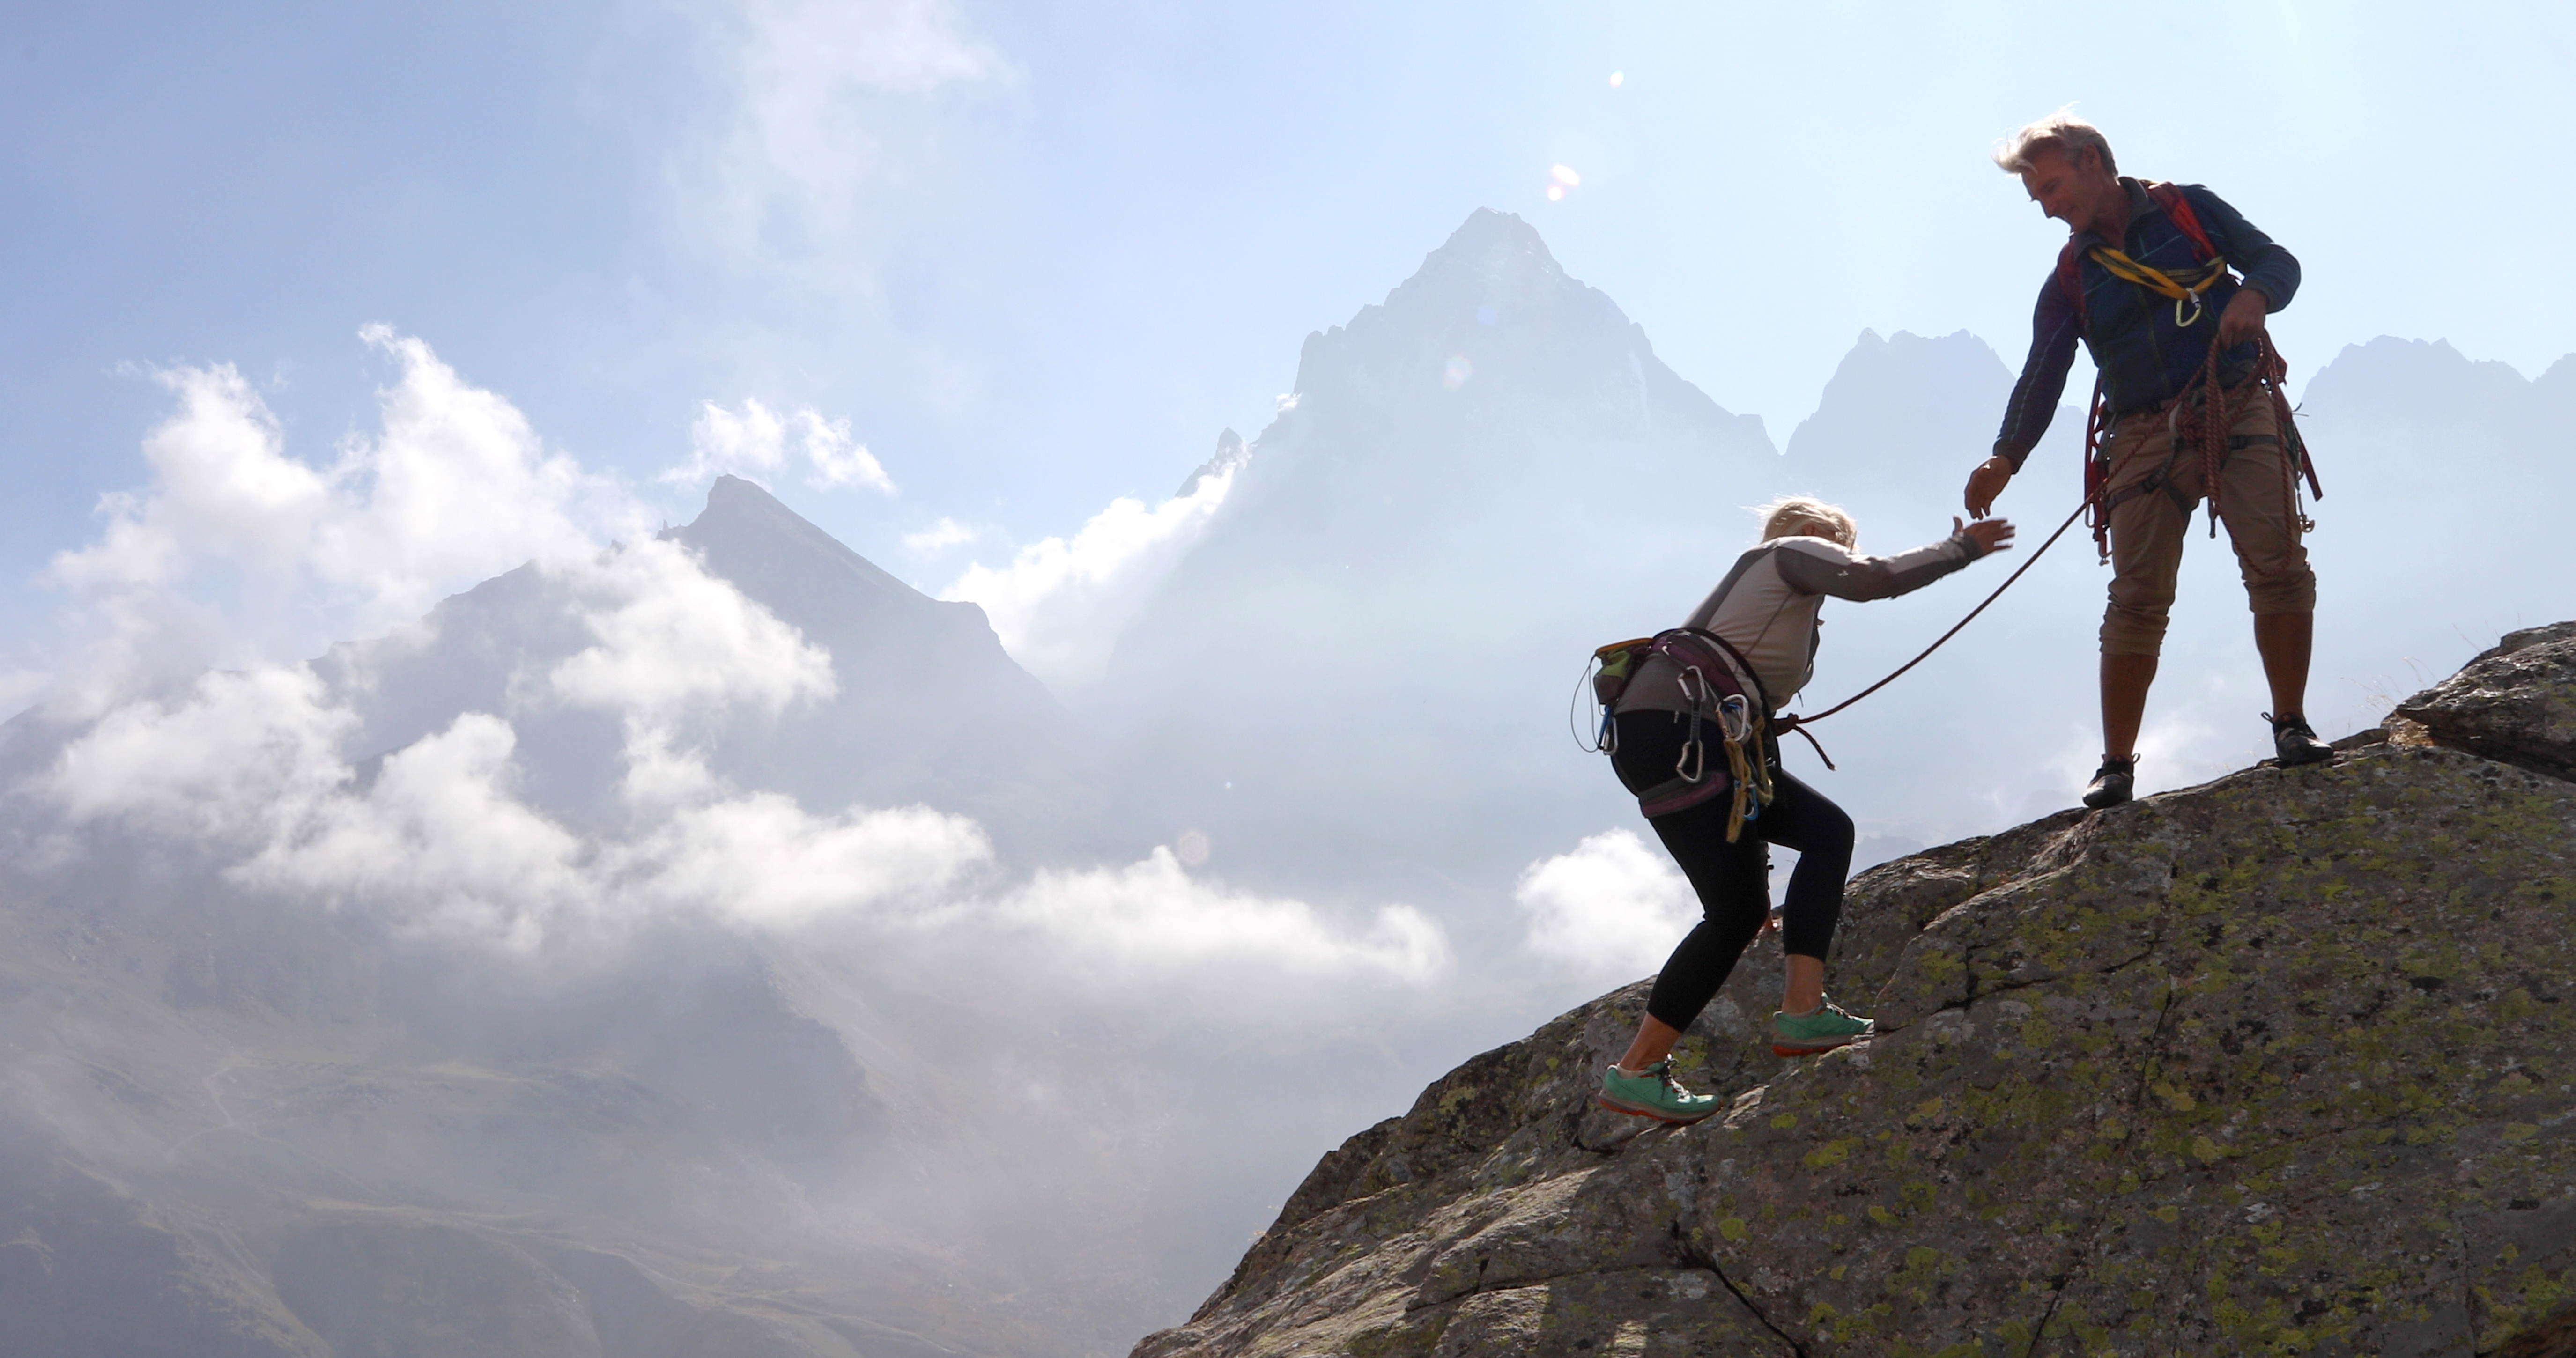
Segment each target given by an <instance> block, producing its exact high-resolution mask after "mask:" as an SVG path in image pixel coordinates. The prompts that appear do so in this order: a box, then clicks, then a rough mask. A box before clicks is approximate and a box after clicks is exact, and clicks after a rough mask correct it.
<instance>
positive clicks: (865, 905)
mask: <svg viewBox="0 0 2576 1358" xmlns="http://www.w3.org/2000/svg"><path fill="white" fill-rule="evenodd" d="M642 550H647V549H642V548H630V549H628V552H629V553H633V552H637V551H642ZM662 550H664V551H666V552H667V551H670V549H668V548H664V549H662ZM671 554H672V555H674V556H678V557H679V559H680V560H682V561H685V560H687V558H686V557H685V556H684V555H680V554H678V553H676V552H672V553H671ZM613 560H614V559H613V558H612V559H611V561H612V563H613ZM603 569H604V571H605V570H610V569H614V567H613V565H612V566H611V567H607V568H603ZM716 583H717V585H718V586H719V587H722V586H721V582H716ZM738 597H739V596H737V598H738ZM740 606H741V607H744V608H746V609H747V610H749V612H750V615H751V616H752V617H754V618H755V620H765V624H762V625H765V626H769V627H778V628H783V627H784V625H783V624H779V623H777V621H776V620H775V619H774V618H770V617H769V616H768V615H767V613H766V612H765V610H760V609H759V607H758V605H756V604H751V603H749V601H747V600H746V601H742V603H741V605H740ZM626 616H627V612H626V610H624V609H616V610H610V611H607V612H604V613H602V614H599V615H595V616H594V618H593V625H594V627H595V628H597V629H598V630H599V631H600V632H601V634H602V638H603V641H602V645H601V647H599V648H596V649H594V650H592V651H586V652H584V653H583V654H582V656H581V657H578V659H579V660H581V661H582V662H583V663H581V664H572V663H567V664H565V665H563V666H560V667H558V668H557V669H556V670H555V671H554V672H553V675H552V683H553V684H554V686H555V688H556V689H557V690H558V694H557V696H560V697H565V698H573V697H574V696H576V694H577V695H578V697H579V699H580V700H581V701H585V702H590V703H595V704H599V705H604V706H609V707H611V708H613V709H615V710H617V711H619V712H620V714H621V715H622V716H623V717H624V718H625V719H626V725H627V730H628V732H629V736H628V745H627V758H628V760H629V763H630V765H631V766H632V767H634V768H635V769H637V770H652V776H651V778H650V780H649V781H650V788H651V793H652V795H649V796H638V797H635V798H633V799H632V800H633V801H634V802H635V803H636V807H637V810H638V811H639V812H640V814H639V815H638V817H637V818H636V821H635V823H634V825H633V826H632V827H631V828H629V829H628V830H626V831H625V832H623V833H618V834H613V835H583V834H580V833H576V832H575V831H573V830H571V829H568V828H566V827H565V826H563V825H561V824H559V823H557V822H555V821H553V820H551V819H549V818H548V817H547V816H546V815H544V814H543V813H541V812H540V811H538V810H537V809H535V808H533V807H531V806H530V805H528V804H527V803H526V802H525V801H523V800H522V799H521V798H520V797H519V796H518V795H517V793H516V791H515V789H516V788H517V786H518V785H519V783H520V782H521V779H522V775H523V773H524V770H523V769H521V768H520V767H518V764H517V744H518V736H517V732H516V730H515V729H514V728H513V726H512V725H511V723H510V722H509V721H508V720H506V719H504V718H502V717H500V716H496V715H493V714H491V713H484V712H468V713H466V714H464V715H462V716H460V717H458V718H457V719H456V720H455V721H454V722H453V723H451V724H450V725H449V726H448V727H447V728H446V729H445V730H443V731H440V732H437V733H435V734H433V735H431V736H428V737H426V738H424V739H422V740H419V741H416V742H414V743H413V744H411V745H409V746H407V747H405V748H403V749H401V750H398V751H395V752H394V753H392V754H390V755H388V756H386V757H385V758H384V760H383V761H382V763H381V765H380V767H378V768H377V769H376V770H375V771H374V774H373V776H372V777H371V778H370V777H362V776H361V774H360V771H359V769H358V768H357V767H356V766H355V765H354V764H353V763H352V762H351V761H349V760H348V759H347V758H346V757H345V755H344V753H343V752H342V751H341V749H340V748H339V746H340V742H341V739H342V738H343V737H345V736H346V735H347V734H348V732H349V731H350V730H351V729H353V728H354V726H355V725H356V721H355V718H354V717H353V716H352V715H351V714H350V713H348V712H347V711H345V710H342V709H340V708H338V707H335V706H333V705H332V704H331V702H330V701H329V698H328V696H327V694H326V692H325V690H324V687H323V685H322V684H321V683H320V681H319V680H317V679H316V678H315V677H314V675H313V674H312V672H311V671H310V670H308V669H305V668H304V667H301V666H294V667H283V666H280V667H268V668H264V669H261V670H257V671H254V672H251V673H247V674H225V673H217V674H210V675H207V676H205V677H204V678H202V679H200V680H199V681H198V683H197V684H196V686H195V687H194V688H193V689H191V690H190V691H188V692H187V693H186V694H184V695H182V696H180V697H177V698H174V699H170V700H167V701H146V702H137V703H132V704H128V705H126V706H123V707H120V708H118V709H117V710H115V711H114V712H112V713H110V714H109V715H108V716H107V718H106V719H104V720H103V721H101V722H99V723H98V724H97V725H96V726H95V727H94V728H93V729H91V730H90V731H89V732H88V733H87V734H85V735H83V736H82V737H80V738H79V739H77V740H75V741H74V742H72V744H71V745H70V746H69V747H68V748H67V749H66V750H65V752H64V754H63V756H62V758H61V759H60V760H59V761H58V762H57V764H56V765H55V766H54V769H53V770H52V772H51V774H50V775H49V779H48V783H47V787H46V791H48V792H49V793H50V794H51V798H52V800H53V801H54V802H55V803H56V804H57V805H58V806H59V807H60V808H61V809H62V810H63V811H64V813H65V814H66V815H67V816H68V818H69V819H70V820H71V821H73V822H74V823H84V822H91V821H97V820H100V819H103V818H109V817H122V818H126V819H128V820H129V821H130V822H132V823H134V824H136V825H139V826H143V827H149V828H157V829H160V830H162V831H164V832H167V833H170V834H173V835H177V836H181V837H184V838H187V839H189V840H191V841H192V842H196V843H199V844H201V845H203V846H205V847H206V848H208V849H209V850H211V851H212V852H213V854H214V856H215V857H216V858H217V859H218V860H219V861H222V862H224V864H225V867H224V871H225V873H226V875H228V876H229V877H230V878H231V879H232V880H233V881H235V882H237V883H239V884H241V885H244V886H247V887H251V888H254V889H257V890H260V891H264V892H269V893H274V894H276V895H280V896H284V897H288V898H294V899H305V900H310V901H314V902H318V903H320V904H323V905H325V906H328V907H329V908H334V909H359V910H368V911H374V912H378V913H381V914H383V915H385V916H387V917H388V918H390V919H392V920H394V921H395V922H396V923H397V924H398V925H400V926H401V927H402V928H403V929H404V930H406V931H408V932H412V933H417V934H423V935H431V936H437V937H442V938H450V939H464V940H469V941H479V942H483V943H487V944H490V945H492V946H495V947H499V948H504V949H510V950H516V951H530V950H534V949H537V948H540V947H542V946H544V945H545V944H547V943H548V942H549V941H551V940H556V939H566V938H569V939H576V940H577V939H580V938H585V937H591V936H595V935H597V934H598V933H600V932H601V931H609V930H617V929H622V928H626V927H631V926H633V925H637V924H641V923H645V922H647V921H649V920H651V919H654V918H658V917H672V916H683V915H686V916H697V917H703V918H708V919H712V920H715V921H717V922H720V923H723V924H726V925H728V926H732V927H735V928H739V929H744V930H750V931H759V932H777V931H782V930H798V929H804V928H808V927H813V926H834V927H835V928H839V929H844V930H846V929H848V928H852V927H855V928H859V929H861V930H862V931H864V932H866V933H868V934H870V935H871V936H874V937H877V938H879V939H881V940H884V941H891V942H895V943H907V944H911V945H916V946H922V947H928V948H932V949H942V948H955V947H963V946H970V945H971V950H972V951H974V952H975V953H976V954H977V955H978V956H979V957H980V958H982V959H983V961H984V962H985V963H986V964H989V963H990V962H991V961H992V960H993V957H994V949H995V946H996V942H997V940H1007V939H1016V940H1018V942H1019V943H1020V945H1021V946H1020V948H1019V950H1018V951H1017V953H1016V958H1017V964H1018V965H1023V966H1031V967H1034V968H1036V969H1038V970H1039V971H1041V972H1043V973H1047V974H1048V980H1047V982H1046V983H1047V984H1048V985H1049V986H1050V988H1060V989H1072V990H1076V991H1083V992H1088V993H1090V994H1091V996H1092V998H1094V999H1105V1000H1111V1001H1123V1000H1126V999H1128V998H1131V997H1132V996H1133V995H1134V994H1135V993H1136V991H1135V987H1136V986H1138V985H1139V984H1147V985H1150V986H1152V987H1154V988H1155V993H1157V994H1161V995H1169V994H1171V993H1175V992H1176V991H1189V992H1191V993H1194V994H1209V995H1217V994H1222V995H1226V996H1228V997H1229V998H1230V999H1234V1000H1241V999H1243V998H1244V995H1245V993H1246V992H1254V991H1258V992H1266V993H1268V994H1270V995H1272V996H1273V997H1279V998H1284V997H1286V996H1287V995H1289V994H1291V993H1293V992H1294V991H1295V989H1296V988H1297V987H1299V986H1302V985H1307V984H1311V983H1314V982H1318V981H1333V980H1353V981H1362V982H1371V983H1395V984H1398V985H1405V986H1413V985H1420V984H1422V983H1425V982H1428V981H1430V980H1432V979H1434V978H1436V977H1438V976H1439V975H1441V974H1442V973H1443V972H1444V971H1445V969H1446V968H1447V967H1448V965H1449V962H1450V950H1449V946H1448V941H1447V939H1446V937H1445V935H1444V934H1443V933H1442V932H1441V930H1440V928H1439V926H1438V925H1437V924H1435V923H1433V922H1432V921H1431V920H1430V919H1429V918H1428V917H1427V916H1425V915H1423V914H1422V913H1421V912H1420V911H1418V910H1415V909H1412V908H1411V907H1407V906H1401V905H1395V906H1386V907H1382V908H1380V909H1379V910H1377V911H1376V912H1374V914H1373V915H1372V916H1371V917H1370V918H1369V919H1368V920H1367V921H1366V922H1365V923H1361V924H1356V925H1354V924H1346V923H1342V922H1337V921H1336V920H1334V919H1332V918H1330V917H1328V916H1327V915H1326V914H1325V913H1324V912H1322V911H1319V910H1317V909H1315V908H1314V907H1312V906H1310V905H1308V904H1306V903H1304V902H1302V901H1296V900H1289V899H1282V898H1276V897H1267V896H1261V895H1258V894H1254V893H1249V892H1243V891H1237V890H1233V889H1231V888H1228V887H1226V886H1225V885H1223V884H1222V883H1219V882H1215V881H1211V880H1208V879H1205V878H1200V877H1194V876H1192V875H1191V874H1190V873H1189V872H1188V871H1186V870H1185V869H1184V868H1183V867H1182V865H1181V863H1180V862H1179V860H1178V859H1177V858H1175V857H1174V856H1173V854H1172V852H1171V851H1170V850H1169V849H1157V850H1155V851H1154V852H1153V853H1152V854H1151V855H1150V856H1148V857H1147V858H1145V859H1144V860H1142V861H1140V862H1136V863H1132V864H1128V865H1125V866H1113V867H1094V868H1079V869H1048V870H1041V871H1039V872H1037V873H1035V874H1034V875H1033V876H1032V877H1030V878H1029V879H1028V880H1026V881H1023V882H1020V883H1018V884H1016V885H1012V884H1009V883H1005V882H1002V881H1000V880H999V873H998V869H997V867H996V865H995V860H994V855H993V850H992V845H991V843H990V841H989V840H988V839H987V837H986V836H985V834H984V832H983V830H982V828H981V827H980V826H978V825H976V824H975V822H974V821H972V820H970V819H968V818H966V817H963V816H955V815H949V814H945V813H942V812H938V811H935V810H931V809H929V808H926V807H919V806H913V807H895V808H884V809H867V808H851V809H849V810H847V811H844V812H842V813H839V814H833V815H818V814H815V813H812V812H809V811H806V810H804V809H803V808H801V807H799V806H798V805H797V803H796V802H795V801H794V800H793V799H792V798H788V797H785V796H782V795H779V794H777V793H773V792H764V791H742V790H738V789H735V788H731V787H729V786H726V785H725V784H724V783H723V782H722V780H721V779H719V778H717V777H715V776H714V775H713V774H711V773H710V772H708V770H707V769H706V767H705V766H704V764H703V763H702V762H701V761H700V757H699V755H698V754H697V753H695V752H692V751H688V750H681V749H674V748H672V747H671V745H670V744H669V738H668V735H667V730H666V728H665V727H664V726H663V725H661V723H662V722H663V721H664V720H666V719H667V717H668V715H669V713H670V712H671V711H672V710H673V705H674V704H676V703H687V702H713V701H747V702H750V703H753V704H755V705H758V704H761V703H765V702H785V701H797V700H801V699H803V698H806V697H811V696H813V695H814V693H815V692H816V691H817V690H816V688H815V683H816V681H815V680H814V679H813V678H812V677H810V676H809V677H807V678H805V679H801V680H788V681H781V680H778V679H775V678H773V677H770V676H769V675H768V674H767V673H766V672H765V670H764V667H756V666H755V667H746V668H744V669H742V670H741V671H739V673H740V674H742V675H743V676H746V677H745V680H744V682H739V683H733V684H730V685H728V684H725V683H724V682H723V676H724V675H725V674H726V673H727V672H728V671H727V670H726V669H725V667H722V666H718V667H712V668H711V670H710V671H709V673H710V674H711V676H713V677H712V678H711V679H710V682H709V683H708V684H707V685H706V686H704V687H702V688H700V689H697V690H692V691H683V690H679V689H675V688H674V687H673V686H672V685H670V684H668V683H667V682H664V681H663V680H662V679H660V678H658V677H657V678H653V679H651V680H648V681H646V682H641V683H622V682H619V683H602V682H600V680H599V676H603V675H609V676H633V675H638V674H650V673H654V672H655V671H656V670H657V669H658V667H659V666H660V665H662V664H663V663H665V662H667V661H668V659H669V658H670V654H669V650H668V647H667V646H666V645H665V644H664V643H665V641H666V636H665V635H664V634H662V633H660V632H659V631H658V630H657V629H652V628H645V629H628V628H625V627H624V626H623V625H622V620H623V619H624V618H625V617H626ZM791 635H792V632H791ZM772 640H774V639H763V640H760V641H757V642H755V643H754V646H753V648H752V650H753V653H754V654H758V653H761V652H762V651H765V650H766V649H768V647H769V646H770V644H771V642H772ZM797 644H800V645H801V644H802V643H801V642H799V643H797ZM803 664H804V662H803V661H801V660H798V659H794V658H791V659H789V660H788V661H786V662H785V663H783V664H782V665H779V666H776V667H772V668H776V669H778V670H781V671H783V672H784V673H786V674H789V675H796V674H799V673H801V672H802V666H803ZM632 781H633V780H632V779H630V784H631V783H632Z"/></svg>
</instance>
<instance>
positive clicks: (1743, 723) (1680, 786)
mask: <svg viewBox="0 0 2576 1358" xmlns="http://www.w3.org/2000/svg"><path fill="white" fill-rule="evenodd" d="M1654 660H1662V661H1663V662H1664V663H1666V664H1668V665H1670V666H1672V668H1673V670H1674V682H1675V683H1676V684H1677V685H1678V686H1679V688H1680V689H1681V696H1682V701H1683V703H1684V704H1685V705H1686V715H1687V716H1688V718H1689V721H1690V733H1689V735H1687V736H1686V737H1684V739H1683V741H1682V748H1681V752H1680V754H1678V755H1677V756H1675V757H1674V760H1673V771H1672V776H1671V777H1670V778H1667V779H1665V780H1663V781H1662V782H1659V783H1654V784H1651V785H1649V786H1646V787H1634V786H1632V787H1631V788H1630V789H1629V790H1630V791H1631V792H1634V793H1635V794H1636V795H1637V806H1638V809H1639V810H1642V811H1644V812H1645V813H1646V814H1647V815H1648V816H1664V815H1670V814H1672V813H1673V812H1675V811H1681V810H1685V809H1687V808H1690V807H1693V806H1697V805H1699V804H1700V803H1702V802H1705V801H1708V800H1710V799H1711V798H1714V797H1716V796H1718V795H1719V794H1721V793H1727V794H1731V800H1730V802H1729V804H1728V807H1727V816H1726V842H1727V843H1729V844H1732V843H1734V842H1735V841H1736V839H1737V838H1738V836H1740V835H1741V834H1742V832H1743V829H1744V825H1745V823H1746V822H1747V821H1754V820H1759V819H1761V816H1762V808H1763V807H1765V806H1768V805H1770V804H1771V796H1772V789H1771V769H1770V761H1769V760H1767V759H1766V758H1765V757H1764V747H1765V745H1766V744H1767V742H1766V740H1765V739H1764V728H1765V726H1766V725H1767V724H1768V723H1769V722H1770V720H1771V715H1770V714H1771V705H1770V703H1769V702H1768V701H1766V700H1765V699H1764V698H1763V696H1762V681H1761V680H1760V679H1759V678H1758V677H1756V676H1755V674H1754V672H1753V665H1752V662H1750V661H1748V660H1746V659H1745V658H1744V656H1743V654H1742V653H1741V652H1739V651H1737V650H1736V649H1735V647H1734V646H1733V645H1731V644H1729V643H1728V642H1727V640H1726V639H1725V638H1724V637H1721V636H1719V635H1717V634H1716V633H1714V632H1705V631H1702V630H1700V629H1699V628H1696V627H1675V628H1670V629H1668V630H1666V631H1662V632H1657V633H1656V634H1655V635H1653V636H1651V637H1638V638H1635V639H1633V640H1629V641H1617V642H1612V643H1611V644H1609V645H1607V646H1604V647H1601V648H1600V649H1599V650H1596V651H1594V652H1593V653H1592V663H1591V664H1589V665H1587V666H1585V668H1584V677H1585V679H1586V680H1587V681H1588V682H1589V683H1590V684H1591V686H1592V696H1593V699H1594V701H1596V702H1598V703H1599V704H1600V705H1601V727H1600V735H1599V737H1598V738H1597V739H1596V740H1595V741H1594V742H1593V743H1592V744H1590V745H1586V746H1585V748H1586V749H1588V750H1594V751H1598V752H1599V753H1602V754H1615V753H1616V752H1617V751H1618V748H1619V728H1618V724H1617V708H1618V703H1619V699H1620V698H1621V697H1622V696H1623V695H1625V694H1626V693H1627V691H1628V686H1629V685H1630V684H1631V683H1632V682H1634V681H1635V679H1636V677H1637V675H1638V672H1639V671H1640V670H1642V669H1643V668H1644V667H1645V666H1646V665H1647V664H1648V663H1649V662H1650V661H1654ZM1581 691H1582V690H1581V688H1580V686H1578V687H1577V689H1576V693H1577V695H1578V697H1579V695H1580V694H1581ZM1677 715H1680V714H1677ZM1570 720H1571V716H1570V714H1569V721H1570ZM1712 727H1713V728H1714V729H1715V734H1716V736H1717V743H1718V745H1719V747H1720V748H1721V749H1722V750H1723V751H1724V752H1725V755H1726V768H1725V769H1724V770H1722V771H1721V770H1717V769H1712V768H1711V767H1709V751H1708V735H1709V728H1712ZM1581 739H1582V738H1581V736H1580V735H1578V736H1577V737H1576V740H1577V743H1581ZM1623 778H1624V775H1623Z"/></svg>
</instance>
